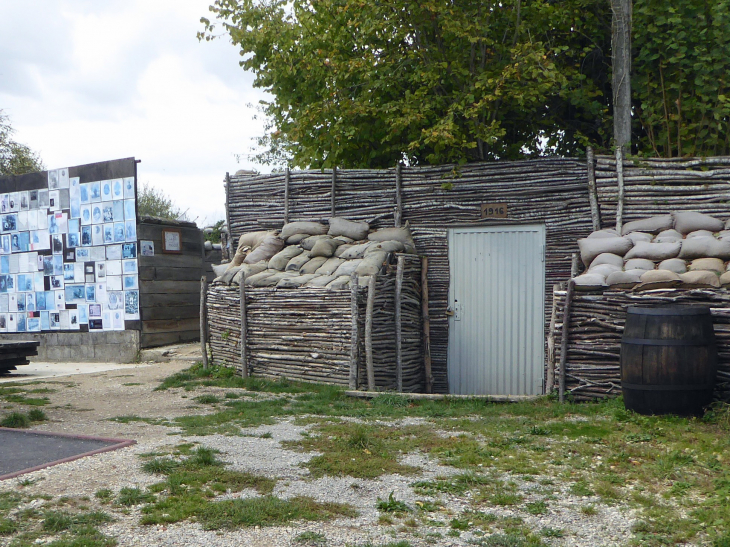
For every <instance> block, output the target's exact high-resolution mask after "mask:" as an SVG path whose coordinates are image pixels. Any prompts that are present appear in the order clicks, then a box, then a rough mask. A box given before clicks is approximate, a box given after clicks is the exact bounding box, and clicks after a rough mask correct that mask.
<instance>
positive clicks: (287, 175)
mask: <svg viewBox="0 0 730 547" xmlns="http://www.w3.org/2000/svg"><path fill="white" fill-rule="evenodd" d="M290 177H291V174H290V172H289V167H287V168H286V171H285V172H284V224H288V223H289V178H290Z"/></svg>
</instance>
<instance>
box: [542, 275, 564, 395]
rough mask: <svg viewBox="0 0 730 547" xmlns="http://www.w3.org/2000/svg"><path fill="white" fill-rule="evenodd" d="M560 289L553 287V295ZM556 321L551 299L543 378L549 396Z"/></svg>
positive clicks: (552, 384)
mask: <svg viewBox="0 0 730 547" xmlns="http://www.w3.org/2000/svg"><path fill="white" fill-rule="evenodd" d="M559 289H560V285H559V284H558V283H556V284H555V285H553V294H555V292H556V291H558V290H559ZM557 321H558V302H557V300H556V299H555V298H553V305H552V311H551V313H550V327H549V328H548V336H547V374H546V378H545V393H546V394H547V395H550V394H551V393H552V392H553V387H554V386H555V324H556V323H557Z"/></svg>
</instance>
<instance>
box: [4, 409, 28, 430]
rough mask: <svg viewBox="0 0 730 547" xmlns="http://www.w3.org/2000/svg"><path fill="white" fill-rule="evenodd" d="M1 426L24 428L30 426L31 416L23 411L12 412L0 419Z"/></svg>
mask: <svg viewBox="0 0 730 547" xmlns="http://www.w3.org/2000/svg"><path fill="white" fill-rule="evenodd" d="M0 426H2V427H12V428H15V429H24V428H26V427H30V418H28V416H27V415H26V414H22V413H21V412H11V413H10V414H8V415H7V416H5V418H3V419H2V421H0Z"/></svg>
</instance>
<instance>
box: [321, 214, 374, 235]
mask: <svg viewBox="0 0 730 547" xmlns="http://www.w3.org/2000/svg"><path fill="white" fill-rule="evenodd" d="M369 231H370V224H368V223H367V222H353V221H351V220H346V219H344V218H340V217H332V218H331V219H330V228H329V230H328V231H327V233H328V234H329V235H331V236H332V237H336V236H345V237H349V238H351V239H354V240H359V239H365V238H367V237H368V232H369Z"/></svg>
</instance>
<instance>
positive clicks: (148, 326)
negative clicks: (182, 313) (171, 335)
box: [142, 317, 200, 334]
mask: <svg viewBox="0 0 730 547" xmlns="http://www.w3.org/2000/svg"><path fill="white" fill-rule="evenodd" d="M195 329H198V330H200V319H199V318H198V317H190V318H188V319H177V320H176V319H161V320H158V321H142V332H144V333H146V334H157V333H161V332H175V331H185V330H195Z"/></svg>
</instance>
